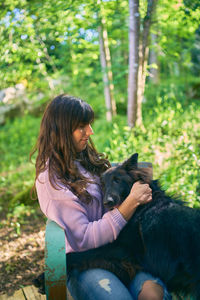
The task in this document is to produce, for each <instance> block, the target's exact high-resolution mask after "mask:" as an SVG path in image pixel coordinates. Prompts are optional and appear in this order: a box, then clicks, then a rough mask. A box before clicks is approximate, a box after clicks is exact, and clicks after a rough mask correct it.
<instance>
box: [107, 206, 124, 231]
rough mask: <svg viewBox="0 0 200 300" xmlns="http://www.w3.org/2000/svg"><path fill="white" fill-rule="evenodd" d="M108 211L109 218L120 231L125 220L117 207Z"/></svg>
mask: <svg viewBox="0 0 200 300" xmlns="http://www.w3.org/2000/svg"><path fill="white" fill-rule="evenodd" d="M109 213H110V217H111V219H112V220H113V222H114V223H115V224H116V225H117V227H118V230H119V231H120V230H121V229H122V228H123V227H124V226H125V225H126V224H127V221H126V220H125V219H124V217H123V216H122V214H121V213H120V212H119V210H118V209H117V208H114V209H113V210H111V211H110V212H109Z"/></svg>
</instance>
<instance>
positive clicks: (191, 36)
mask: <svg viewBox="0 0 200 300" xmlns="http://www.w3.org/2000/svg"><path fill="white" fill-rule="evenodd" d="M133 4H134V6H131V5H133ZM151 5H153V10H152V11H150V14H149V12H148V9H151ZM133 9H138V13H137V11H136V13H135V11H133ZM133 12H134V14H132V13H133ZM131 14H132V16H133V18H134V17H135V20H133V24H135V25H137V27H133V28H132V30H130V26H131V25H130V22H131V20H130V19H131V18H130V16H131ZM138 16H139V19H140V20H139V21H140V22H139V23H138ZM136 17H137V18H136ZM199 19H200V3H199V1H198V0H162V1H161V0H160V1H153V0H148V1H145V0H140V3H139V1H138V0H137V1H135V0H134V1H131V0H130V1H129V2H128V0H121V1H118V0H102V1H100V0H97V1H94V0H87V1H84V0H83V1H79V0H77V1H64V0H61V1H58V0H51V1H47V0H43V1H38V0H31V1H29V0H9V1H7V0H5V1H4V3H1V4H0V90H1V91H0V123H1V125H0V154H1V160H0V212H1V223H0V224H1V227H3V226H5V225H9V226H12V228H13V230H15V233H16V235H20V228H21V225H22V224H24V223H25V222H26V217H27V216H29V217H30V216H36V210H37V208H38V204H37V201H34V200H31V199H30V189H31V187H32V185H33V183H34V176H35V171H34V163H33V164H31V163H30V162H29V153H30V151H31V150H32V148H33V146H34V145H35V142H36V139H37V135H38V131H39V126H40V120H41V116H42V113H43V111H44V108H45V106H46V105H47V103H48V102H49V100H50V99H52V98H53V97H54V96H55V95H57V94H60V93H67V94H71V95H74V96H77V97H81V98H82V99H84V100H85V101H87V102H88V103H90V104H91V106H92V107H93V109H94V111H95V115H96V118H95V122H94V124H93V129H94V132H95V135H94V137H93V140H94V142H95V144H96V147H97V149H98V150H99V151H100V152H104V153H106V154H107V156H108V158H109V160H110V161H118V162H119V161H123V160H124V159H125V158H127V157H128V156H129V155H131V154H132V153H134V152H138V153H139V160H140V161H148V162H152V164H153V170H154V178H160V180H161V183H162V186H163V187H164V188H165V189H166V190H167V191H168V193H173V194H178V195H180V196H181V197H182V198H183V199H184V200H185V201H186V202H187V204H188V205H190V206H192V207H199V204H200V184H199V182H200V172H199V166H200V147H199V146H200V123H199V119H200V23H199ZM134 22H136V23H134ZM145 33H147V35H148V37H147V39H146V44H145V49H144V50H145V53H143V57H142V56H141V55H140V54H141V53H142V50H141V49H142V45H143V46H144V41H145ZM131 35H132V37H133V40H131ZM132 41H133V44H132V46H133V48H131V43H132ZM134 47H135V48H134ZM131 49H133V51H132V50H131ZM133 52H134V54H135V57H133V60H132V61H131V59H130V58H131V55H132V54H133ZM142 58H143V62H142ZM131 63H132V65H131ZM142 63H143V69H142V73H141V74H142V76H141V74H140V71H141V70H140V67H141V65H142ZM135 67H138V69H137V70H136V71H135V75H134V76H136V77H134V78H136V79H135V81H132V83H131V79H130V74H131V72H132V71H133V68H135ZM141 82H143V91H142V93H141V95H142V98H141V101H140V102H141V103H139V102H138V103H137V99H138V97H139V89H140V84H141ZM136 83H137V85H136ZM134 84H135V89H134V90H133V89H132V87H133V85H134ZM133 93H135V99H133V98H132V99H131V100H130V98H131V97H132V95H133ZM129 101H132V102H129ZM138 101H139V100H138ZM130 103H131V106H130V105H129V104H130ZM137 107H140V108H141V112H136V110H137ZM130 112H131V116H133V114H134V113H135V120H132V121H130V119H129V118H130ZM128 115H129V117H128ZM9 268H10V265H9V264H8V270H9Z"/></svg>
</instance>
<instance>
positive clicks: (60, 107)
mask: <svg viewBox="0 0 200 300" xmlns="http://www.w3.org/2000/svg"><path fill="white" fill-rule="evenodd" d="M93 120H94V112H93V110H92V108H91V106H90V105H89V104H88V103H86V102H84V101H83V100H81V99H79V98H75V97H72V96H68V95H66V94H62V95H59V96H57V97H56V98H54V99H53V100H52V101H51V102H50V103H49V105H48V106H47V107H46V109H45V112H44V115H43V118H42V121H41V125H40V132H39V136H38V140H37V144H36V146H35V148H34V149H33V151H32V153H31V154H30V158H31V157H32V155H33V154H34V153H35V152H36V151H38V153H37V158H36V164H35V166H36V177H35V180H36V179H38V176H39V174H40V173H41V172H43V171H45V170H46V169H47V168H48V171H49V181H50V183H51V185H52V186H53V187H54V188H56V189H59V183H61V184H62V185H64V186H66V187H68V188H69V189H71V190H72V192H73V193H75V194H76V195H77V196H78V197H79V198H80V199H81V200H82V201H84V202H86V203H89V202H90V201H91V200H92V197H91V196H90V195H89V193H88V192H87V191H86V186H87V184H88V182H91V181H90V180H88V179H87V178H86V177H85V176H83V174H81V172H80V171H79V169H78V167H77V165H76V163H75V161H76V160H78V161H79V162H80V163H81V165H82V166H83V167H84V168H85V169H86V170H88V171H89V172H90V173H92V174H94V175H98V176H99V175H101V173H102V172H104V171H105V170H106V169H108V168H109V167H110V163H109V161H108V160H107V159H106V158H105V157H104V155H103V154H101V153H98V152H97V150H96V149H95V147H94V144H93V142H92V140H91V138H90V139H89V143H88V144H87V146H86V148H85V149H84V150H83V151H82V152H80V153H77V151H76V149H75V147H74V144H73V140H72V133H73V131H74V130H76V129H77V128H78V127H79V125H80V124H81V125H87V124H90V123H91V122H92V121H93Z"/></svg>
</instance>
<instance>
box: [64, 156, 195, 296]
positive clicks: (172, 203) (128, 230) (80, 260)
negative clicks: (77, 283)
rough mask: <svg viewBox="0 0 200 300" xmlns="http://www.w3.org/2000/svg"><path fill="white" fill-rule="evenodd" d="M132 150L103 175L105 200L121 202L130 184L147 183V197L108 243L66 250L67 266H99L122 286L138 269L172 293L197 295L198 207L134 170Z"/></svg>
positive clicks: (82, 267)
mask: <svg viewBox="0 0 200 300" xmlns="http://www.w3.org/2000/svg"><path fill="white" fill-rule="evenodd" d="M137 157H138V155H137V154H134V155H132V156H131V157H130V158H129V159H128V160H127V161H125V162H124V163H123V164H121V165H118V166H116V167H113V168H110V169H109V170H107V171H106V172H105V173H104V174H103V176H102V182H103V185H104V190H105V192H104V195H105V196H104V203H105V205H109V206H110V207H114V206H116V205H118V204H120V203H121V202H122V201H123V200H124V199H125V198H126V197H127V195H128V194H129V192H130V189H131V187H132V185H133V183H134V182H136V181H138V180H140V181H143V182H147V183H150V187H151V189H152V198H153V199H152V201H151V202H149V203H148V204H145V205H142V206H139V207H138V208H137V210H136V212H135V213H134V215H133V216H132V218H131V220H130V221H129V222H128V224H127V225H126V226H125V227H124V229H123V230H122V231H121V232H120V234H119V236H118V238H117V240H116V241H114V242H113V243H110V244H107V245H105V246H102V247H100V248H97V249H91V250H88V251H85V252H81V253H70V254H67V263H68V266H69V269H72V268H78V269H80V270H84V269H88V268H94V267H101V268H105V269H108V270H110V271H112V272H114V273H115V274H116V275H117V276H118V277H119V278H120V279H121V280H122V281H123V282H124V283H125V284H128V283H129V281H130V279H131V277H133V276H134V274H135V272H137V271H138V270H143V271H145V272H150V273H151V274H152V275H154V276H156V277H159V278H160V279H162V280H163V282H164V283H165V284H166V286H167V288H168V290H169V291H170V292H173V293H176V294H177V293H179V292H181V293H182V294H184V295H187V294H190V295H192V296H193V297H194V299H197V300H199V299H200V211H199V210H198V209H192V208H189V207H186V206H184V204H183V202H181V201H179V200H176V199H172V198H171V197H169V196H167V195H166V194H165V192H164V191H162V190H161V189H160V187H159V185H158V182H157V181H154V180H153V181H151V180H150V179H149V176H148V172H146V171H145V169H138V167H137Z"/></svg>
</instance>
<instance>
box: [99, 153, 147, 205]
mask: <svg viewBox="0 0 200 300" xmlns="http://www.w3.org/2000/svg"><path fill="white" fill-rule="evenodd" d="M101 181H102V187H103V191H104V199H103V202H104V205H105V206H107V207H109V208H113V207H115V206H118V205H120V204H121V203H122V202H123V201H124V200H125V199H126V197H127V196H128V194H129V192H130V190H131V187H132V185H133V184H134V183H135V182H136V181H142V182H145V183H149V182H150V176H149V172H148V170H147V169H145V168H138V154H137V153H135V154H133V155H132V156H131V157H130V158H129V159H127V160H126V161H124V162H123V163H122V164H119V165H117V166H114V167H112V168H110V169H108V170H107V171H106V172H104V173H103V175H102V177H101Z"/></svg>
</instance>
